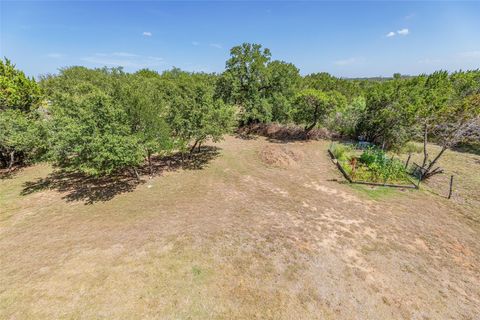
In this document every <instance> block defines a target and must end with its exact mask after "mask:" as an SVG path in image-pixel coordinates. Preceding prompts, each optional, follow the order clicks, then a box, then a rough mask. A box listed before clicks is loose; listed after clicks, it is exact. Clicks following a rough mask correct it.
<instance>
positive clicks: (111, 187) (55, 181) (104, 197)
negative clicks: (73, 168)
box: [21, 146, 220, 204]
mask: <svg viewBox="0 0 480 320" xmlns="http://www.w3.org/2000/svg"><path fill="white" fill-rule="evenodd" d="M219 154H220V152H219V148H217V147H211V146H204V147H202V148H201V151H199V152H196V153H194V154H193V155H192V156H188V155H185V157H184V159H183V160H182V156H181V154H175V155H172V156H169V157H154V158H153V159H152V169H153V174H152V176H159V175H161V174H162V173H163V172H166V171H175V170H178V169H184V170H200V169H203V168H204V167H205V166H206V165H207V164H208V163H209V162H210V161H211V160H212V159H214V158H216V157H217V156H218V155H219ZM137 170H138V173H139V175H140V176H141V179H137V178H136V176H135V175H134V174H132V173H131V172H128V171H127V170H125V171H122V172H117V173H115V174H111V175H108V176H103V177H92V176H87V175H85V174H82V173H78V172H69V171H65V170H56V171H54V172H52V173H50V174H49V175H48V176H47V177H46V178H40V179H37V180H36V181H29V182H26V183H25V184H24V185H23V190H22V191H21V195H28V194H32V193H35V192H38V191H42V190H56V191H58V192H61V193H65V195H64V196H63V199H65V200H66V201H69V202H70V201H83V202H85V204H93V203H95V202H103V201H109V200H111V199H113V198H114V197H115V196H117V195H119V194H122V193H126V192H132V191H133V190H135V188H136V187H137V186H138V185H140V184H142V183H145V180H144V178H147V179H148V176H150V167H149V166H148V165H147V164H145V165H143V166H142V167H140V168H137Z"/></svg>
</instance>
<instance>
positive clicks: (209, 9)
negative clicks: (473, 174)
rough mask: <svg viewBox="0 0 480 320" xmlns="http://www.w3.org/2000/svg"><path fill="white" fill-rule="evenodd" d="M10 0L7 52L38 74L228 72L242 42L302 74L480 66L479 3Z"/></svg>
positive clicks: (5, 15)
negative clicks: (74, 68) (119, 69)
mask: <svg viewBox="0 0 480 320" xmlns="http://www.w3.org/2000/svg"><path fill="white" fill-rule="evenodd" d="M0 1H1V2H0V10H1V12H0V19H1V21H0V36H1V40H0V55H1V56H2V57H3V56H6V57H7V58H9V59H11V60H12V61H13V62H14V63H15V64H16V65H17V66H18V67H19V68H21V69H23V70H24V71H25V72H26V73H27V74H28V75H31V76H38V75H39V74H44V73H54V72H56V71H57V70H58V68H60V67H63V66H70V65H84V66H88V67H101V66H104V65H106V66H115V65H122V66H124V67H125V69H126V70H127V71H135V70H137V69H139V68H144V67H147V68H150V69H154V70H158V71H161V70H165V69H169V68H171V67H172V66H176V67H179V68H182V69H185V70H189V71H207V72H221V71H222V70H223V69H224V66H225V60H226V59H227V58H228V56H229V49H230V48H231V47H232V46H234V45H237V44H240V43H242V42H255V43H260V44H262V45H263V46H265V47H268V48H270V49H271V51H272V58H273V59H279V60H284V61H287V62H292V63H294V64H295V65H296V66H297V67H298V68H299V69H300V71H301V73H302V74H307V73H312V72H320V71H326V72H330V73H332V74H334V75H336V76H342V77H360V76H380V75H381V76H389V75H392V74H393V73H394V72H400V73H402V74H419V73H423V72H432V71H434V70H437V69H447V70H456V69H474V68H480V2H479V1H475V2H474V1H471V2H458V1H456V2H411V1H403V2H386V1H385V2H382V1H368V2H361V1H354V2H346V1H336V2H326V1H316V2H274V1H261V2H254V1H239V2H233V1H228V2H227V1H225V2H220V1H217V2H206V1H196V2H185V1H176V2H162V1H136V2H127V1H118V2H117V1H80V2H73V1H60V2H55V1H35V2H27V1H4V0H0Z"/></svg>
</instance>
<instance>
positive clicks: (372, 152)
mask: <svg viewBox="0 0 480 320" xmlns="http://www.w3.org/2000/svg"><path fill="white" fill-rule="evenodd" d="M328 152H329V154H330V156H331V157H332V159H333V160H334V162H335V163H336V165H337V167H338V168H339V170H340V171H341V172H342V174H343V175H344V176H345V178H346V179H347V180H348V181H349V182H351V183H359V184H370V185H380V186H387V187H399V188H415V189H418V187H419V184H418V181H415V180H414V177H413V176H412V175H411V174H410V170H409V167H408V163H404V162H403V161H401V160H400V159H397V158H395V157H393V156H388V155H387V153H386V152H385V151H383V150H382V149H379V148H377V147H375V146H373V145H368V146H366V147H365V146H364V145H361V144H345V143H332V144H331V145H330V148H329V149H328Z"/></svg>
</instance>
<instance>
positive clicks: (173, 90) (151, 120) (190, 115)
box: [0, 43, 480, 178]
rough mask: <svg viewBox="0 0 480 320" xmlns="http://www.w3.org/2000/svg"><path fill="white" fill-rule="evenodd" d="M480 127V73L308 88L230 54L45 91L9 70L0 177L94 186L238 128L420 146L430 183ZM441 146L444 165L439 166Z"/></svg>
mask: <svg viewBox="0 0 480 320" xmlns="http://www.w3.org/2000/svg"><path fill="white" fill-rule="evenodd" d="M479 118H480V71H479V70H472V71H458V72H454V73H448V72H446V71H438V72H434V73H432V74H429V75H419V76H414V77H402V76H400V75H399V74H395V75H394V76H393V77H392V78H390V79H382V81H379V80H371V79H342V78H337V77H334V76H331V75H329V74H328V73H313V74H309V75H306V76H301V75H300V72H299V69H298V68H297V67H296V66H295V65H293V64H292V63H287V62H284V61H278V60H272V59H271V53H270V50H269V49H266V48H262V46H261V45H258V44H249V43H244V44H242V45H239V46H236V47H233V48H232V49H231V50H230V58H229V59H228V60H227V61H226V65H225V71H224V72H223V73H220V74H215V73H191V72H185V71H182V70H179V69H176V68H174V69H172V70H169V71H165V72H162V73H158V72H155V71H151V70H147V69H144V70H140V71H137V72H135V73H126V72H124V71H123V70H122V69H121V68H101V69H88V68H85V67H78V66H76V67H68V68H63V69H61V70H59V72H58V74H52V75H44V76H41V78H40V79H39V81H38V82H37V81H35V80H34V79H31V78H28V77H26V76H25V74H24V73H23V72H22V71H20V70H18V69H17V68H15V66H14V65H13V64H12V63H11V61H9V60H7V59H5V60H0V167H2V168H7V169H11V168H13V167H14V166H15V165H20V164H28V163H31V162H34V161H44V160H47V161H51V162H52V163H53V164H54V165H56V166H58V167H60V168H63V169H65V170H73V171H79V172H82V173H84V174H87V175H95V176H98V175H107V174H110V173H113V172H117V171H119V170H130V171H131V172H132V174H137V173H136V172H137V171H136V168H138V167H139V166H141V165H143V164H145V163H147V164H149V166H150V168H152V166H151V161H152V156H154V155H157V156H164V155H169V154H172V153H180V154H181V155H182V158H183V157H185V156H190V155H191V154H194V153H195V150H198V149H199V148H200V146H201V145H202V143H204V142H205V141H206V140H209V139H211V140H213V141H218V140H220V139H222V137H223V135H225V134H227V133H229V132H231V131H232V130H234V129H235V128H237V127H242V126H249V125H252V124H258V123H266V124H267V123H271V122H275V123H280V124H286V125H287V124H296V125H299V126H302V127H303V129H304V132H305V137H306V138H308V137H309V133H310V132H311V130H313V129H314V128H316V127H319V126H321V127H324V128H327V129H328V130H330V131H331V132H333V133H336V134H338V135H340V136H343V137H350V138H356V139H357V138H360V139H363V140H365V141H369V142H372V143H374V144H376V145H379V146H381V147H382V148H384V149H392V148H393V149H395V148H401V147H402V146H403V145H405V144H406V143H407V142H408V141H411V140H421V141H423V142H424V145H425V148H424V159H423V163H422V167H423V168H424V175H425V176H424V178H427V177H428V176H431V175H433V174H435V173H437V172H439V171H440V170H439V168H438V167H436V163H437V161H438V159H439V158H440V157H441V156H442V154H443V153H444V151H445V150H447V149H448V148H452V147H454V146H456V145H458V144H460V143H473V144H475V143H478V141H479V139H480V121H479ZM430 140H431V141H434V142H436V143H438V144H440V145H441V147H442V148H441V151H440V153H439V154H437V155H429V154H428V152H427V148H426V145H427V142H428V141H430ZM151 170H152V169H151ZM137 175H138V174H137Z"/></svg>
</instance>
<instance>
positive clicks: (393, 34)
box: [386, 31, 396, 38]
mask: <svg viewBox="0 0 480 320" xmlns="http://www.w3.org/2000/svg"><path fill="white" fill-rule="evenodd" d="M395 34H396V33H395V32H393V31H390V32H389V33H387V35H386V37H387V38H390V37H394V36H395Z"/></svg>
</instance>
